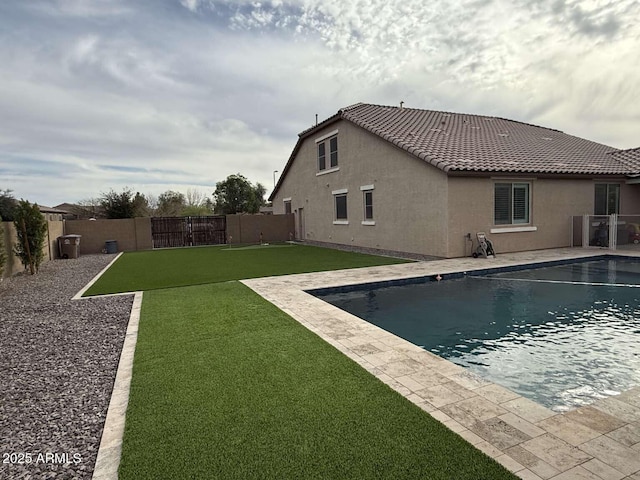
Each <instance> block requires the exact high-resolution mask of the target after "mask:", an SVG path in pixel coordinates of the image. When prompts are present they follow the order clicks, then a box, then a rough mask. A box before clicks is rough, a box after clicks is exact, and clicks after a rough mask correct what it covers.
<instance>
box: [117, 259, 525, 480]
mask: <svg viewBox="0 0 640 480" xmlns="http://www.w3.org/2000/svg"><path fill="white" fill-rule="evenodd" d="M250 251H251V250H246V251H245V252H247V253H248V252H250ZM280 251H281V252H287V255H291V257H288V256H287V257H278V255H277V253H276V252H280ZM186 252H189V251H188V250H187V251H185V253H184V254H179V255H178V257H180V258H183V261H187V262H194V261H195V260H193V259H192V258H191V257H189V255H187V254H186ZM154 253H155V252H154ZM176 253H180V252H176ZM262 253H266V252H262ZM269 253H270V254H272V255H273V256H274V257H273V258H271V259H269V260H264V261H263V260H260V259H258V258H257V257H253V260H252V257H240V256H239V257H236V260H235V262H238V263H239V264H242V265H244V266H245V267H247V269H248V271H250V272H253V273H255V275H258V274H259V273H260V272H265V271H267V270H266V264H267V262H268V264H269V265H273V266H277V267H278V269H277V270H276V271H277V272H278V273H286V271H287V268H285V267H288V268H291V269H294V270H295V269H296V268H301V267H302V265H303V262H302V259H303V258H306V257H305V256H308V257H309V258H311V263H312V264H313V265H316V266H317V267H321V266H322V265H323V263H322V262H323V261H330V260H331V259H333V254H335V255H336V256H337V257H340V256H341V253H340V252H333V251H332V252H331V254H332V255H329V256H326V255H324V254H323V252H319V251H317V250H315V249H309V248H307V247H295V248H291V249H287V248H280V249H273V250H272V251H270V252H269ZM207 254H208V253H207ZM210 255H211V258H215V259H218V258H219V257H218V255H219V256H220V258H222V255H229V258H231V257H232V256H233V255H238V253H230V252H224V253H223V252H220V251H216V252H213V251H212V252H211V253H210ZM127 257H129V258H127ZM142 258H147V261H149V260H148V259H150V258H151V257H147V256H144V255H131V256H125V257H124V259H125V260H126V262H132V263H130V264H126V265H127V268H121V269H120V270H119V272H120V273H118V275H122V274H123V272H125V271H129V270H128V269H129V268H132V267H129V266H128V265H131V266H134V265H137V266H138V267H140V266H142V265H143V263H140V262H141V260H142ZM166 258H170V255H169V256H168V257H166ZM289 258H291V261H288V260H287V259H289ZM184 259H188V260H184ZM251 261H256V262H259V263H260V265H259V266H258V267H255V268H254V267H252V266H251ZM126 262H125V263H126ZM230 262H232V263H231V264H233V262H234V261H231V260H230ZM280 262H284V265H281V264H280ZM363 262H364V263H366V262H365V261H364V260H363ZM338 264H339V263H338ZM189 265H190V266H193V267H194V268H196V267H197V266H196V265H194V264H193V263H190V264H189ZM332 265H335V264H334V263H332ZM115 266H117V264H116V265H115ZM115 266H114V267H115ZM280 267H282V268H280ZM172 268H173V269H174V271H175V275H178V276H179V277H180V278H181V279H185V281H186V279H187V278H188V276H187V275H186V273H184V272H182V271H180V269H179V263H177V260H175V261H174V264H173V265H172ZM241 270H242V269H239V271H241ZM153 271H158V272H159V271H161V269H158V268H157V265H156V266H154V267H153ZM240 274H241V273H238V275H240ZM148 276H149V278H148V281H152V280H153V278H152V277H153V275H148ZM198 278H202V279H203V280H204V279H205V277H198ZM215 278H224V276H221V275H218V276H215ZM116 279H117V277H114V278H113V279H112V280H110V281H111V282H113V283H115V282H116ZM127 281H129V279H127ZM165 281H167V280H165ZM160 283H161V282H157V284H160ZM128 288H130V287H128ZM139 288H140V287H139V286H135V287H134V288H133V289H139ZM119 473H120V477H119V478H121V479H132V480H133V479H136V480H137V479H157V478H172V479H181V478H185V479H186V478H198V479H200V478H221V479H251V478H256V479H257V478H260V479H263V478H274V479H289V478H292V479H293V478H296V479H297V478H328V479H343V478H349V479H350V478H357V479H369V478H391V479H431V480H437V479H443V480H444V479H446V480H451V479H456V480H458V479H469V480H471V479H473V480H479V479H492V480H494V479H515V478H516V477H515V476H514V475H512V474H510V473H509V472H508V471H507V470H506V469H504V468H503V467H502V466H500V465H499V464H498V463H496V462H495V461H493V460H491V459H490V458H488V457H487V456H485V455H484V454H483V453H481V452H479V451H478V450H476V449H475V448H473V447H472V446H471V445H470V444H468V443H467V442H465V441H464V440H463V439H462V438H461V437H459V436H458V435H456V434H454V433H453V432H451V431H449V430H448V429H447V428H446V427H444V426H443V425H442V424H440V423H439V422H437V421H436V420H434V419H433V418H432V417H431V416H430V415H428V414H427V413H425V412H423V411H422V410H421V409H419V408H418V407H417V406H415V405H413V404H412V403H411V402H409V401H408V400H406V399H405V398H404V397H402V396H401V395H400V394H398V393H397V392H395V391H393V390H392V389H390V388H389V387H387V386H386V385H384V384H383V383H382V382H380V381H379V380H377V379H375V378H374V377H373V376H372V375H371V374H369V373H368V372H366V371H365V370H364V369H362V368H361V367H360V366H358V365H357V364H356V363H355V362H353V361H352V360H350V359H349V358H347V357H345V356H344V355H342V354H341V353H340V352H338V351H337V350H335V349H334V348H333V347H331V346H330V345H329V344H327V343H326V342H324V341H323V340H321V339H320V338H319V337H317V336H316V335H315V334H313V333H311V332H310V331H309V330H307V329H305V328H304V327H303V326H301V325H300V324H298V323H297V322H296V321H295V320H294V319H292V318H291V317H289V316H288V315H286V314H285V313H283V312H282V311H280V310H279V309H277V308H276V307H274V306H273V305H271V304H270V303H268V302H267V301H265V300H264V299H262V298H261V297H260V296H258V295H256V294H255V293H254V292H253V291H251V290H250V289H249V288H247V287H245V286H244V285H242V284H240V283H239V282H227V283H218V284H215V285H198V286H193V287H185V288H174V289H166V290H156V291H152V292H147V293H145V296H144V302H143V306H142V313H141V321H140V327H139V336H138V343H137V347H136V353H135V362H134V369H133V379H132V383H131V394H130V400H129V408H128V410H127V418H126V428H125V437H124V445H123V452H122V460H121V464H120V471H119Z"/></svg>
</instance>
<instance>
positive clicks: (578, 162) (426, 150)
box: [270, 103, 640, 199]
mask: <svg viewBox="0 0 640 480" xmlns="http://www.w3.org/2000/svg"><path fill="white" fill-rule="evenodd" d="M339 120H346V121H349V122H351V123H353V124H355V125H358V126H359V127H361V128H364V129H365V130H367V131H369V132H371V133H372V134H374V135H377V136H378V137H380V138H382V139H384V140H386V141H388V142H390V143H392V144H394V145H396V146H397V147H398V148H401V149H402V150H405V151H407V152H408V153H410V154H412V155H415V156H416V157H418V158H421V159H423V160H424V161H426V162H428V163H430V164H431V165H433V166H435V167H437V168H439V169H440V170H443V171H445V172H449V173H452V174H453V173H455V172H459V173H461V174H464V173H465V172H467V173H472V172H484V173H534V174H574V175H575V174H579V175H636V174H638V173H640V160H639V159H638V156H637V155H639V153H638V152H637V150H640V149H635V150H636V152H635V154H634V155H635V156H634V158H633V159H629V158H627V157H624V158H622V157H621V156H620V152H621V151H619V150H617V149H615V148H613V147H609V146H607V145H602V144H599V143H596V142H592V141H589V140H585V139H582V138H579V137H574V136H572V135H567V134H566V133H563V132H561V131H559V130H553V129H550V128H544V127H539V126H536V125H531V124H527V123H522V122H518V121H514V120H507V119H504V118H499V117H487V116H481V115H469V114H461V113H451V112H440V111H433V110H420V109H415V108H401V107H391V106H382V105H371V104H366V103H358V104H355V105H352V106H350V107H346V108H343V109H341V110H339V111H338V113H336V114H335V115H333V116H332V117H330V118H328V119H326V120H325V121H323V122H322V123H320V124H318V125H316V126H314V127H312V128H310V129H307V130H305V131H303V132H302V133H300V134H299V139H298V142H297V144H296V146H295V147H294V149H293V152H292V154H291V157H290V158H289V162H288V163H287V165H286V167H285V169H284V171H283V175H282V176H281V177H280V181H279V182H278V185H277V186H276V188H275V189H274V193H275V192H276V191H277V190H278V188H279V187H280V182H281V181H282V180H283V179H284V177H285V176H286V173H287V171H288V169H289V166H290V164H291V162H292V161H293V159H294V157H295V156H296V154H297V152H298V150H299V149H300V146H301V143H302V142H303V141H304V140H305V139H306V138H307V137H309V136H310V135H313V134H314V133H315V132H316V131H318V130H320V129H322V128H325V127H327V126H328V125H330V124H332V123H335V122H337V121H339ZM614 154H615V155H614ZM274 193H272V194H271V197H270V199H271V198H272V197H273V195H274Z"/></svg>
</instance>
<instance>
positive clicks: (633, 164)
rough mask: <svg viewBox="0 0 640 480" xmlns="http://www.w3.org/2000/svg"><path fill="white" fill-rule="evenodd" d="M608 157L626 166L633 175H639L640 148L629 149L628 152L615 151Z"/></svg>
mask: <svg viewBox="0 0 640 480" xmlns="http://www.w3.org/2000/svg"><path fill="white" fill-rule="evenodd" d="M609 155H611V156H612V157H613V158H615V159H616V160H618V161H620V162H622V163H624V164H625V165H627V166H628V167H629V168H630V169H631V170H634V171H635V175H640V147H638V148H630V149H628V150H616V151H615V152H611V153H610V154H609Z"/></svg>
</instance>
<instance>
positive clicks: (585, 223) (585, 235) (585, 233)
mask: <svg viewBox="0 0 640 480" xmlns="http://www.w3.org/2000/svg"><path fill="white" fill-rule="evenodd" d="M588 247H589V215H587V214H585V215H582V248H588Z"/></svg>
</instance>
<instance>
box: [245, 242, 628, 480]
mask: <svg viewBox="0 0 640 480" xmlns="http://www.w3.org/2000/svg"><path fill="white" fill-rule="evenodd" d="M606 253H610V252H608V251H606V250H604V251H603V250H591V249H570V248H566V249H554V250H543V251H536V252H524V253H515V254H503V255H498V256H497V258H493V259H486V260H484V259H472V258H461V259H451V260H438V261H432V262H420V263H411V264H402V265H390V266H382V267H371V268H360V269H351V270H340V271H331V272H319V273H310V274H300V275H288V276H281V277H268V278H259V279H251V280H244V281H243V283H244V284H245V285H247V286H249V287H250V288H251V289H253V290H254V291H256V292H257V293H258V294H260V295H261V296H262V297H264V298H265V299H267V300H268V301H270V302H271V303H273V304H274V305H276V306H277V307H279V308H280V309H282V310H283V311H285V312H286V313H288V314H289V315H291V316H292V317H293V318H295V319H296V320H297V321H298V322H300V323H301V324H303V325H304V326H305V327H307V328H308V329H309V330H311V331H313V332H315V333H316V334H317V335H319V336H320V337H321V338H323V339H324V340H326V341H327V342H328V343H330V344H331V345H333V346H334V347H335V348H337V349H338V350H339V351H341V352H342V353H344V354H345V355H347V356H348V357H349V358H351V359H353V360H354V361H355V362H357V363H358V364H360V365H361V366H362V367H363V368H365V369H366V370H368V371H369V372H371V373H372V374H373V375H375V376H376V377H377V378H379V379H380V380H381V381H383V382H384V383H386V384H387V385H389V386H390V387H391V388H393V389H395V390H396V391H398V392H399V393H401V394H402V395H404V396H405V397H406V398H407V399H409V400H410V401H412V402H413V403H415V404H416V405H418V406H419V407H420V408H422V409H423V410H425V411H427V412H428V413H429V414H431V415H432V416H433V417H434V418H436V419H437V420H439V421H440V422H442V423H443V424H445V425H446V426H448V427H449V428H450V429H451V430H453V431H454V432H456V433H458V434H459V435H460V436H462V437H463V438H465V439H466V440H467V441H469V442H470V443H471V444H473V445H475V446H476V447H477V448H479V449H480V450H482V451H483V452H485V453H486V454H487V455H489V456H491V457H493V458H495V459H496V460H497V461H498V462H500V463H501V464H502V465H504V466H505V467H507V468H508V469H509V470H511V471H512V472H514V473H516V474H517V475H518V476H519V477H520V478H522V479H527V480H534V479H554V480H570V479H576V480H621V479H627V480H640V387H638V388H634V389H632V390H630V391H627V392H624V393H623V394H622V395H618V396H615V397H609V398H607V399H603V400H599V401H597V402H596V403H594V404H592V405H590V406H586V407H582V408H578V409H576V410H572V411H570V412H568V413H563V414H560V413H556V412H554V411H552V410H549V409H547V408H545V407H543V406H541V405H539V404H537V403H535V402H533V401H531V400H528V399H526V398H524V397H522V396H520V395H518V394H516V393H514V392H512V391H510V390H507V389H505V388H503V387H501V386H499V385H496V384H493V383H490V382H488V381H486V380H485V379H483V378H481V377H479V376H477V375H475V374H473V373H470V372H468V371H466V370H465V369H464V368H462V367H460V366H457V365H455V364H453V363H451V362H449V361H447V360H444V359H442V358H440V357H437V356H435V355H433V354H431V353H429V352H427V351H425V350H423V349H422V348H420V347H417V346H415V345H413V344H412V343H410V342H408V341H406V340H404V339H401V338H399V337H396V336H395V335H393V334H391V333H389V332H386V331H385V330H382V329H380V328H378V327H376V326H375V325H372V324H370V323H368V322H365V321H364V320H361V319H360V318H358V317H355V316H353V315H351V314H349V313H347V312H344V311H342V310H340V309H338V308H336V307H334V306H332V305H330V304H328V303H325V302H323V301H322V300H320V299H318V298H316V297H314V296H312V295H310V294H308V293H306V292H305V290H309V289H315V288H326V287H337V286H343V285H352V284H359V283H368V282H376V281H386V280H395V279H401V278H411V277H420V276H426V275H437V274H440V275H443V276H445V277H446V274H448V273H454V272H470V271H473V270H478V269H484V268H493V267H502V266H510V265H519V264H529V263H539V262H546V261H554V260H562V259H570V258H579V257H589V256H596V255H602V254H606ZM617 253H618V254H622V252H617ZM624 254H625V255H630V256H640V252H624Z"/></svg>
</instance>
